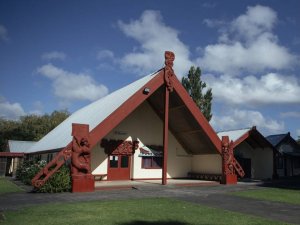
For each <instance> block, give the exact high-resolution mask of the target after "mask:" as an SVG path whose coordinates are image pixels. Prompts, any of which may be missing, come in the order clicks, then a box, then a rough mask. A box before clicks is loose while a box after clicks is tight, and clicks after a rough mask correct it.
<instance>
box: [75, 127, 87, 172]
mask: <svg viewBox="0 0 300 225" xmlns="http://www.w3.org/2000/svg"><path fill="white" fill-rule="evenodd" d="M72 126H73V131H72V135H73V141H72V175H79V174H90V173H91V159H90V155H91V149H90V145H89V141H88V135H89V127H88V125H82V124H72Z"/></svg>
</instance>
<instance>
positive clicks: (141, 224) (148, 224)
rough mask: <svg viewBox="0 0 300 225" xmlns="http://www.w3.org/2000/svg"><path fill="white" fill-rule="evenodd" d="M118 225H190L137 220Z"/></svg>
mask: <svg viewBox="0 0 300 225" xmlns="http://www.w3.org/2000/svg"><path fill="white" fill-rule="evenodd" d="M118 225H188V223H183V222H178V221H143V220H135V221H132V222H125V223H119V224H118Z"/></svg>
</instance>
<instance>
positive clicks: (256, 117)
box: [210, 109, 284, 133]
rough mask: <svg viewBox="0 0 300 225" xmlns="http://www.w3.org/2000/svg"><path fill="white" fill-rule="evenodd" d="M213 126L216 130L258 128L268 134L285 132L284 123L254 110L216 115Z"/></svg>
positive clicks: (230, 111) (238, 110)
mask: <svg viewBox="0 0 300 225" xmlns="http://www.w3.org/2000/svg"><path fill="white" fill-rule="evenodd" d="M210 123H211V125H212V126H213V127H214V129H215V130H229V129H240V128H245V127H252V126H256V127H257V128H258V129H259V130H261V131H262V132H266V133H278V132H282V131H284V123H283V122H279V121H276V120H273V119H271V118H265V117H264V116H263V115H262V114H261V113H260V112H258V111H252V110H240V109H234V110H229V111H226V113H224V115H222V116H218V115H216V114H214V116H213V117H212V120H211V122H210Z"/></svg>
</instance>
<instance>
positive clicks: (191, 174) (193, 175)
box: [188, 172, 222, 181]
mask: <svg viewBox="0 0 300 225" xmlns="http://www.w3.org/2000/svg"><path fill="white" fill-rule="evenodd" d="M188 177H189V178H191V179H197V180H210V181H221V179H222V175H221V174H208V173H195V172H189V173H188Z"/></svg>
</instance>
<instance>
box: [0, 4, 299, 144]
mask: <svg viewBox="0 0 300 225" xmlns="http://www.w3.org/2000/svg"><path fill="white" fill-rule="evenodd" d="M299 9H300V1H297V0H287V1H279V0H277V1H272V0H270V1H253V0H251V1H250V0H248V1H246V0H244V1H238V0H236V1H233V0H232V1H177V0H172V1H137V0H136V1H134V0H133V1H126V0H124V1H79V0H74V1H66V0H64V1H58V0H52V1H14V0H7V1H5V0H0V79H1V80H0V81H1V82H0V116H1V117H3V118H8V119H18V118H19V117H20V116H22V115H27V114H32V113H34V114H43V113H51V112H52V111H53V110H60V109H68V110H69V111H71V112H74V111H76V110H77V109H79V108H80V107H82V106H84V105H86V104H89V103H90V102H92V101H95V100H97V99H99V98H101V97H103V96H105V95H107V94H109V93H111V92H112V91H114V90H116V89H118V88H121V87H123V86H124V85H126V84H128V83H130V82H132V81H134V80H136V79H139V78H140V77H141V76H143V75H147V74H149V73H151V72H153V71H156V70H157V69H159V68H161V67H162V66H163V63H164V55H163V54H164V51H165V50H172V51H174V52H175V55H176V59H175V63H174V64H175V65H174V67H175V73H176V74H177V76H178V77H179V78H181V77H182V76H184V75H186V74H187V72H188V69H189V67H190V66H192V65H195V66H200V67H201V69H202V72H203V77H202V78H203V80H205V81H206V83H207V84H208V86H209V87H212V90H213V97H214V100H213V119H212V121H211V124H212V126H213V127H214V128H215V130H229V129H237V128H245V127H250V126H254V125H256V126H257V127H258V129H259V130H260V131H261V132H262V133H263V134H265V135H269V134H276V133H283V132H288V131H290V132H291V134H292V135H293V137H295V138H296V137H297V136H300V74H299V68H300V60H299V59H300V58H299V57H300V14H299Z"/></svg>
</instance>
